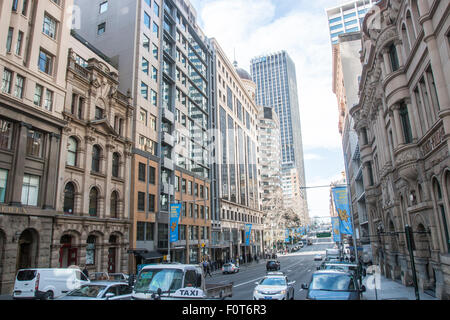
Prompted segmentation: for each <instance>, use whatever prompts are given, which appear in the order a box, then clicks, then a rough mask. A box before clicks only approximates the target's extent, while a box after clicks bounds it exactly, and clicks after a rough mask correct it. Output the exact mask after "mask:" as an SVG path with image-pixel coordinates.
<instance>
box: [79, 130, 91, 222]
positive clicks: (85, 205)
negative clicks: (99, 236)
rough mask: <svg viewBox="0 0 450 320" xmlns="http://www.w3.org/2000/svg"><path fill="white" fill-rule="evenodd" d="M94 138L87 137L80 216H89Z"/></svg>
mask: <svg viewBox="0 0 450 320" xmlns="http://www.w3.org/2000/svg"><path fill="white" fill-rule="evenodd" d="M93 141H94V139H93V137H91V136H89V133H87V135H86V136H85V154H84V163H85V167H84V169H85V174H84V175H83V187H82V188H83V190H82V192H81V193H83V197H82V201H81V206H80V210H79V212H80V216H83V215H87V216H89V192H90V191H91V190H90V188H89V187H90V185H89V182H90V181H89V176H90V172H91V170H92V167H91V163H92V147H93Z"/></svg>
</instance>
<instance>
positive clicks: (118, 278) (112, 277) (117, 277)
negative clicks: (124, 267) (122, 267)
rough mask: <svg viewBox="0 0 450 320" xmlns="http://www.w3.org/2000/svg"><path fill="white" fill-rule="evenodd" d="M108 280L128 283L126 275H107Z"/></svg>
mask: <svg viewBox="0 0 450 320" xmlns="http://www.w3.org/2000/svg"><path fill="white" fill-rule="evenodd" d="M108 277H109V279H110V280H115V281H122V282H128V277H129V276H128V275H127V274H125V273H108Z"/></svg>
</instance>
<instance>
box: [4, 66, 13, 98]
mask: <svg viewBox="0 0 450 320" xmlns="http://www.w3.org/2000/svg"><path fill="white" fill-rule="evenodd" d="M11 81H12V72H11V71H9V70H8V69H4V70H3V78H2V92H4V93H11Z"/></svg>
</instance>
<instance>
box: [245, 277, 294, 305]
mask: <svg viewBox="0 0 450 320" xmlns="http://www.w3.org/2000/svg"><path fill="white" fill-rule="evenodd" d="M255 284H256V285H257V286H256V287H255V290H254V291H253V300H294V284H295V281H292V282H289V280H288V278H287V277H286V276H285V275H279V274H268V275H267V276H265V277H264V278H263V279H262V280H261V281H260V282H255Z"/></svg>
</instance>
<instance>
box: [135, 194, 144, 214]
mask: <svg viewBox="0 0 450 320" xmlns="http://www.w3.org/2000/svg"><path fill="white" fill-rule="evenodd" d="M137 201H138V203H137V207H138V211H145V193H144V192H138V200H137Z"/></svg>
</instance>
